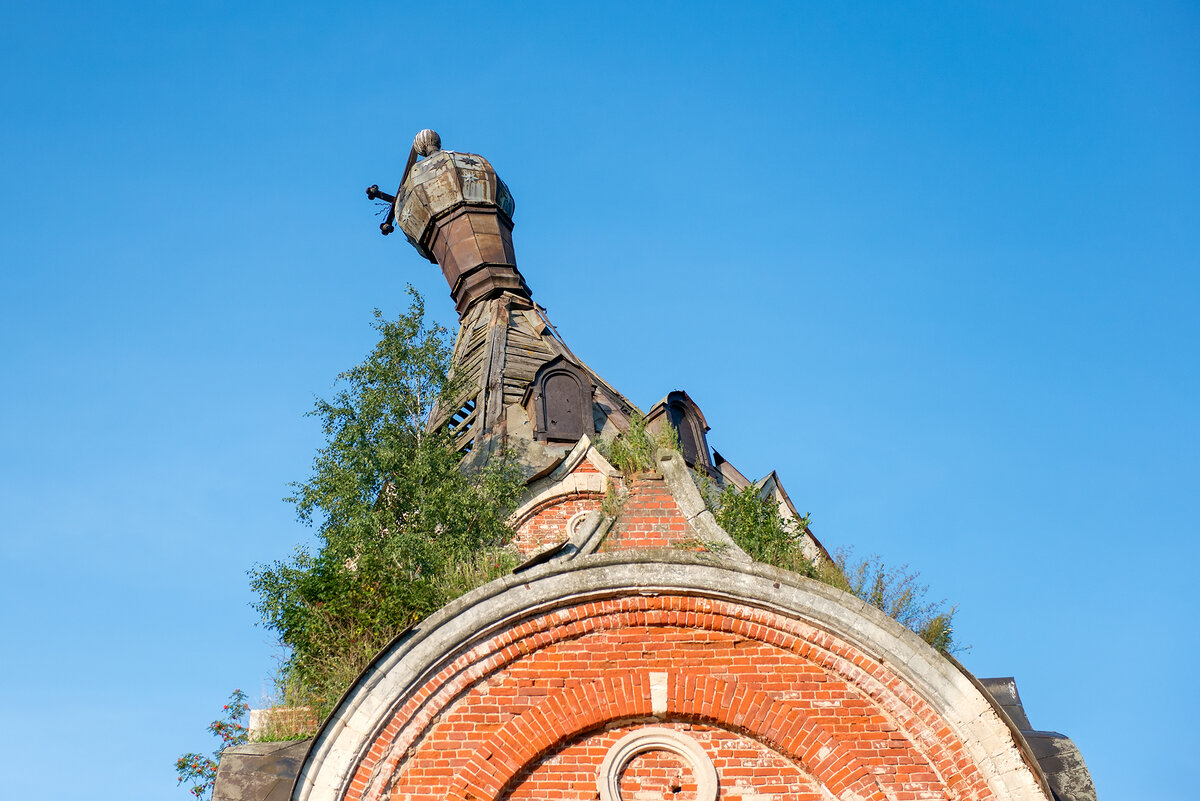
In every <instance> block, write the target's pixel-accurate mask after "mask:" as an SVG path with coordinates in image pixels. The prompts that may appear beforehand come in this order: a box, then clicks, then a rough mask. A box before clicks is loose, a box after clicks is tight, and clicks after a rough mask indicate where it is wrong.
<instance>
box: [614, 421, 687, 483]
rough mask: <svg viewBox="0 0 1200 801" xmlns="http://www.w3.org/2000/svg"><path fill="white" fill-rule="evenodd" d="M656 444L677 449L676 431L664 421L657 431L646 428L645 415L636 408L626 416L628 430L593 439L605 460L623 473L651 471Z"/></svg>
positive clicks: (657, 446) (660, 446) (628, 474)
mask: <svg viewBox="0 0 1200 801" xmlns="http://www.w3.org/2000/svg"><path fill="white" fill-rule="evenodd" d="M659 448H669V449H671V450H679V434H678V432H676V431H675V428H674V426H671V425H668V424H666V423H665V422H664V424H663V425H662V426H661V427H660V428H659V430H658V431H655V432H651V431H648V430H647V429H646V418H645V417H644V416H643V415H642V414H641V413H640V412H638V411H636V410H635V411H634V412H633V414H632V415H631V416H630V418H629V430H628V431H626V432H624V433H622V434H618V435H617V436H615V437H610V438H608V439H600V440H599V441H598V442H596V449H597V450H598V451H600V453H601V455H603V456H604V458H605V459H607V460H608V463H609V464H611V465H612V466H613V467H615V468H617V469H618V470H620V471H621V472H622V473H624V474H625V475H627V476H630V475H635V474H637V473H650V472H654V471H655V466H654V452H655V451H657V450H658V449H659Z"/></svg>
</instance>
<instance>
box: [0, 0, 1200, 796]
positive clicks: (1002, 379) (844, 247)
mask: <svg viewBox="0 0 1200 801" xmlns="http://www.w3.org/2000/svg"><path fill="white" fill-rule="evenodd" d="M1198 41H1200V8H1198V7H1197V6H1196V5H1195V4H1191V3H1183V2H1159V3H1151V4H1141V3H1090V2H1089V3H1084V2H1079V3H1056V4H1045V3H1008V2H993V3H963V2H946V3H919V4H901V3H894V4H890V3H889V4H860V3H851V2H830V3H819V4H817V3H814V4H802V3H789V4H778V5H768V4H741V3H739V4H734V3H730V4H727V5H720V6H718V5H703V4H697V3H678V4H665V5H659V4H641V3H637V4H620V3H605V4H591V5H589V6H583V5H576V4H559V3H543V4H519V5H510V4H501V3H489V4H478V5H475V4H462V5H454V6H448V7H442V6H439V5H437V4H433V3H425V4H416V5H411V6H410V5H409V4H402V3H391V4H378V3H366V2H363V3H353V4H346V3H340V4H328V5H325V6H318V5H315V4H307V3H292V4H287V5H281V4H255V3H246V2H227V3H209V2H196V3H140V4H139V3H82V4H75V5H73V6H68V5H51V4H38V3H15V2H11V3H5V4H4V5H3V9H2V10H0V75H2V76H3V77H2V78H0V115H2V116H0V118H2V119H3V124H2V125H0V164H2V170H3V191H2V192H0V264H2V265H3V270H2V274H0V304H2V307H0V309H2V310H0V345H2V347H0V374H2V375H3V381H4V391H3V393H0V416H2V417H3V420H4V424H3V429H2V431H0V511H2V514H0V565H2V566H3V572H4V580H3V581H2V582H0V623H2V624H3V628H4V632H5V637H4V645H3V650H2V658H0V693H2V708H3V713H2V715H0V718H2V719H3V721H4V725H3V726H0V797H3V798H14V799H15V798H44V799H72V800H73V799H77V798H82V797H85V796H86V797H88V798H91V799H100V800H101V801H104V800H106V799H122V800H123V801H124V800H125V799H154V801H161V800H162V799H171V798H175V799H181V800H182V799H184V798H185V797H186V794H185V791H184V790H183V789H182V788H177V787H176V786H175V774H174V772H173V770H172V768H171V763H172V761H173V759H174V757H175V756H177V755H178V754H179V753H181V752H183V751H186V750H193V749H203V750H207V749H209V748H211V745H212V741H211V738H210V737H209V736H208V735H207V733H206V732H205V731H204V726H205V725H206V723H207V722H208V721H209V720H211V719H212V718H213V717H214V716H215V714H216V712H217V711H218V710H219V709H220V706H221V704H222V702H223V700H224V698H225V697H226V695H227V694H228V693H229V691H230V690H232V689H233V688H234V687H241V688H243V689H246V690H247V691H248V692H250V694H251V695H252V696H253V697H258V696H259V695H260V694H261V692H262V690H263V689H264V687H265V686H266V684H267V682H268V678H269V676H270V675H271V674H272V672H273V669H274V663H273V659H274V657H275V656H276V655H277V652H276V650H275V648H274V646H273V645H272V641H271V637H270V636H269V635H268V633H266V632H265V631H263V630H262V629H260V628H256V627H255V615H254V613H253V612H252V610H251V609H250V607H249V605H248V604H249V602H250V600H251V596H250V593H249V590H248V587H247V580H246V574H245V572H246V569H247V568H248V567H250V566H251V565H252V564H254V563H255V562H258V561H267V560H272V559H275V558H280V557H283V556H284V555H286V554H287V553H288V552H289V550H290V549H291V548H292V547H293V546H294V545H295V544H296V543H298V542H301V541H304V540H305V539H306V538H307V537H309V536H310V534H309V533H308V531H307V530H306V529H304V528H303V527H302V526H300V525H299V524H298V523H297V522H296V521H295V519H294V514H293V511H292V510H291V509H290V508H289V507H288V506H287V505H286V504H284V503H283V502H281V500H280V499H281V498H282V497H283V496H284V495H285V494H286V493H287V483H288V482H289V481H293V480H297V479H302V478H304V477H305V476H306V475H307V471H308V466H309V464H310V461H311V458H312V455H313V453H314V451H315V449H316V448H317V446H318V445H319V444H320V432H319V430H318V428H317V426H316V424H315V422H314V421H313V420H311V419H307V418H305V417H304V416H303V415H304V412H305V411H306V410H307V409H308V408H309V407H310V406H311V403H312V399H313V396H314V395H316V394H320V393H326V392H328V391H329V387H330V385H331V382H332V381H333V377H334V376H335V374H336V373H337V372H338V371H339V370H341V369H343V368H345V367H348V366H349V365H351V364H353V363H355V362H356V361H358V360H359V359H360V358H361V356H362V355H363V354H364V353H365V352H366V350H367V348H368V347H369V345H370V344H371V341H372V340H371V333H372V332H371V330H370V327H369V321H370V312H371V309H372V308H373V307H376V306H378V307H381V308H382V309H384V310H385V311H386V312H388V313H393V314H394V313H395V312H397V311H399V310H400V309H401V308H402V307H403V306H404V302H405V295H404V291H403V290H404V285H405V283H406V282H412V283H413V284H415V285H416V286H417V287H418V288H419V289H420V290H421V291H422V292H424V293H425V294H426V296H427V297H428V299H429V305H430V308H431V309H432V310H433V311H434V312H435V313H436V315H437V316H438V317H439V319H441V320H443V321H445V322H452V320H453V309H452V305H451V303H450V300H449V297H448V293H447V290H446V287H445V284H444V282H443V279H442V278H441V276H440V274H439V273H438V272H437V271H436V269H435V268H434V267H432V266H431V265H429V264H428V263H426V262H424V261H422V260H421V259H420V258H419V257H418V256H417V255H416V254H415V253H414V252H413V251H412V250H411V248H409V247H408V246H407V244H406V243H405V242H404V241H403V240H402V239H399V238H397V237H395V236H393V237H390V238H388V239H384V238H383V237H381V236H379V234H378V230H377V228H376V225H377V222H378V221H377V220H376V219H375V218H374V217H373V211H374V207H373V206H372V205H371V204H370V203H368V202H367V200H366V199H365V198H364V197H363V188H364V187H365V186H366V185H368V184H371V183H376V182H378V183H379V184H380V185H381V186H385V187H387V186H390V185H392V184H395V183H396V182H397V180H398V179H399V176H400V171H401V169H402V168H403V165H404V159H405V157H406V155H407V152H408V145H409V142H410V141H411V138H412V135H413V134H414V133H415V132H416V131H417V130H418V129H420V128H424V127H432V128H435V129H437V130H439V131H440V132H441V134H442V138H443V141H444V143H445V145H446V147H448V148H450V149H459V150H470V151H474V152H479V153H482V154H484V155H486V156H487V157H488V158H489V159H490V160H491V161H492V163H493V164H494V165H495V166H496V167H497V169H498V170H499V171H500V174H501V175H502V176H503V177H504V179H505V181H506V182H507V183H508V184H509V186H510V187H511V188H512V190H513V193H514V195H515V196H516V199H517V214H516V221H517V228H516V235H515V238H516V246H517V254H518V260H519V262H520V265H521V269H522V271H523V272H524V274H525V275H526V276H527V278H528V280H529V282H530V284H531V286H532V287H533V290H534V295H535V299H536V300H538V301H540V302H541V303H542V304H544V305H546V306H547V307H548V309H549V311H550V314H551V318H552V319H553V320H554V321H555V322H556V323H557V325H558V327H559V329H560V331H561V332H562V334H563V335H564V337H565V338H566V339H567V340H568V341H569V342H570V343H571V345H572V346H573V348H574V349H575V351H576V352H577V353H578V354H579V355H580V356H581V357H582V358H583V359H585V360H586V361H588V362H589V363H590V364H591V365H592V366H593V367H594V368H595V369H597V370H598V371H599V372H600V373H601V374H602V375H604V376H605V377H606V378H607V379H608V380H609V381H610V382H612V383H613V384H614V385H616V386H617V387H619V388H620V389H621V390H623V391H624V392H625V393H626V394H627V395H628V396H630V397H631V398H632V399H634V400H635V401H636V402H638V403H640V404H642V405H643V406H648V405H649V404H651V403H653V402H654V401H655V400H657V399H658V398H659V397H661V396H662V395H664V394H666V392H667V391H669V390H671V389H674V388H684V389H687V391H688V392H689V393H690V394H691V395H692V396H693V397H694V398H695V399H696V400H697V401H698V402H699V404H700V405H701V407H702V408H703V410H704V412H705V414H706V416H707V418H708V420H709V421H710V423H711V424H712V432H711V442H712V443H713V444H714V445H715V447H716V448H718V449H719V450H720V451H721V452H722V453H723V454H724V455H725V456H726V457H728V458H729V459H730V460H732V461H733V462H734V463H735V464H736V465H738V466H739V467H740V468H741V469H742V470H743V472H745V473H747V474H750V475H753V476H758V475H762V474H764V473H766V472H767V471H769V470H771V469H777V470H778V471H779V473H780V475H781V476H782V478H783V480H784V482H785V484H786V486H787V488H788V490H789V491H790V493H791V496H792V498H793V499H795V501H796V502H797V505H798V506H800V507H801V509H802V511H808V512H811V514H812V517H813V522H814V527H815V530H816V532H817V534H818V536H819V537H821V538H822V539H823V540H824V542H825V543H827V544H828V545H829V546H830V547H838V546H844V545H853V546H855V547H856V548H857V549H858V551H859V553H879V554H882V555H883V556H884V557H885V558H887V559H888V560H891V561H893V562H908V563H910V564H912V565H913V566H914V567H917V568H919V569H920V570H921V571H922V574H923V577H924V578H925V580H927V581H928V582H929V583H930V584H931V585H932V587H933V593H934V594H935V595H936V596H938V597H941V596H944V597H946V598H948V599H950V600H951V601H952V602H953V603H955V604H957V606H958V609H959V616H958V624H959V625H958V635H959V638H960V639H961V640H962V641H965V642H968V643H972V644H973V645H974V649H973V650H972V651H970V652H969V653H967V654H966V655H965V656H963V661H964V662H965V663H966V665H967V666H968V667H969V668H970V669H972V670H973V671H974V672H975V673H976V674H977V675H981V676H994V675H1010V674H1015V675H1016V676H1017V678H1018V681H1019V686H1020V689H1021V692H1022V694H1023V696H1024V699H1025V701H1026V707H1027V709H1028V712H1029V716H1030V718H1031V720H1032V721H1033V723H1034V725H1035V726H1037V727H1041V728H1047V729H1057V730H1060V731H1063V732H1066V733H1067V734H1069V735H1071V736H1072V737H1074V738H1075V740H1076V742H1077V743H1078V744H1079V745H1080V747H1081V748H1082V750H1083V753H1084V755H1085V757H1086V759H1087V761H1088V763H1089V765H1090V767H1091V770H1092V773H1093V776H1094V777H1095V779H1096V781H1097V784H1098V786H1099V790H1100V794H1101V797H1102V798H1103V799H1104V801H1118V800H1119V799H1144V798H1155V799H1159V800H1160V801H1169V800H1170V799H1185V798H1191V797H1192V794H1193V793H1194V782H1193V781H1192V772H1193V771H1192V770H1191V769H1190V768H1186V767H1185V766H1187V765H1192V764H1194V760H1195V755H1196V753H1197V752H1198V751H1200V738H1198V735H1197V731H1198V728H1197V726H1196V723H1195V715H1196V713H1197V711H1198V710H1197V701H1196V695H1195V693H1194V691H1193V684H1194V681H1193V674H1194V672H1195V665H1196V661H1197V658H1198V657H1200V646H1198V640H1200V635H1198V624H1197V613H1198V612H1200V605H1198V603H1197V596H1198V593H1197V592H1196V590H1195V586H1196V584H1197V579H1196V570H1197V566H1198V564H1200V546H1198V545H1197V540H1198V535H1200V531H1198V530H1197V529H1198V523H1197V521H1198V520H1200V487H1198V484H1200V480H1198V476H1200V411H1198V410H1200V375H1198V365H1200V357H1198V355H1197V351H1198V345H1200V321H1198V313H1197V310H1198V309H1200V270H1198V268H1200V189H1198V187H1200V145H1198V143H1200V47H1197V42H1198Z"/></svg>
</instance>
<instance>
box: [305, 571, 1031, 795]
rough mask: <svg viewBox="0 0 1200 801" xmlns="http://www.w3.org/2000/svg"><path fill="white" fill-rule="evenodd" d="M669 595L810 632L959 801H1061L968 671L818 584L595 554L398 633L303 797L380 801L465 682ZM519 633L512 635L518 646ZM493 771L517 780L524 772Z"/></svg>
mask: <svg viewBox="0 0 1200 801" xmlns="http://www.w3.org/2000/svg"><path fill="white" fill-rule="evenodd" d="M657 595H671V596H672V597H677V598H679V599H682V600H681V601H680V604H679V605H680V606H683V605H686V604H685V603H684V602H686V603H690V604H693V605H694V604H700V603H703V604H712V605H714V607H715V606H720V605H722V604H724V605H726V606H728V608H729V609H739V610H740V609H744V610H749V611H748V612H747V613H744V614H743V613H741V612H738V614H742V615H743V617H745V618H746V619H745V620H743V621H742V622H741V623H739V624H738V625H742V626H743V627H744V630H745V631H747V632H748V633H750V634H752V635H753V634H754V633H755V632H757V636H758V637H759V638H762V639H763V640H764V641H766V642H771V641H776V642H779V643H783V642H784V640H785V639H786V637H788V636H794V637H797V638H798V639H797V645H796V647H797V648H802V649H804V650H805V653H806V655H807V656H806V658H808V659H810V660H816V662H817V663H818V664H821V665H822V666H823V667H825V668H827V669H830V670H838V671H841V673H842V674H844V675H845V676H846V677H847V679H848V680H849V681H850V682H852V684H853V685H854V686H856V687H859V688H861V689H862V691H863V692H864V693H866V694H868V695H870V696H871V697H872V698H873V699H875V701H876V702H878V703H880V704H881V705H883V706H884V708H886V709H888V710H889V712H888V714H890V715H892V716H893V717H894V718H895V719H896V720H897V722H898V723H899V724H901V725H902V726H903V727H904V729H905V730H906V731H909V732H910V739H912V740H913V742H915V743H918V744H921V745H922V746H923V747H925V748H928V749H934V750H936V749H939V748H940V749H949V751H950V752H952V753H950V754H949V758H948V760H944V761H945V762H946V764H949V765H950V766H951V770H953V771H958V772H959V774H961V775H956V776H955V777H948V780H949V779H954V780H955V781H957V782H958V785H957V786H956V789H955V792H956V793H957V794H958V797H960V798H972V797H974V798H1002V799H1014V800H1016V801H1034V800H1035V799H1037V800H1038V801H1047V799H1049V797H1050V796H1049V792H1048V790H1046V789H1045V785H1044V780H1042V778H1041V774H1040V773H1039V772H1038V770H1037V768H1036V767H1035V766H1032V765H1031V764H1029V763H1027V762H1026V761H1025V760H1024V758H1023V753H1022V751H1021V747H1020V743H1019V742H1018V741H1017V740H1016V738H1015V735H1014V734H1013V732H1012V731H1011V730H1010V729H1009V728H1008V727H1007V726H1006V724H1005V721H1004V720H1002V719H1001V717H999V716H998V714H997V712H996V711H995V710H994V709H993V706H992V703H991V702H990V701H989V699H987V698H986V697H985V696H984V694H983V693H982V692H981V691H980V690H979V689H978V687H977V686H976V685H975V684H974V683H973V681H972V679H971V678H970V677H969V675H967V674H965V673H964V672H961V671H960V670H959V669H958V668H956V667H955V665H954V664H953V663H952V662H950V661H949V660H946V659H944V658H942V657H941V656H940V655H939V654H937V653H936V652H935V651H934V650H933V649H931V648H930V647H929V646H928V645H926V644H925V643H924V642H922V641H921V640H920V638H918V637H917V636H916V635H915V634H912V633H911V632H909V631H908V630H907V629H905V628H903V627H902V626H900V625H899V624H898V623H896V622H895V621H893V620H891V619H890V618H888V617H886V616H885V615H883V614H882V613H880V612H878V610H875V609H874V608H872V607H869V606H867V605H866V604H864V603H862V602H861V601H859V600H858V599H855V598H853V597H852V596H849V595H846V594H845V593H841V592H839V591H837V590H835V589H833V588H830V587H827V586H825V585H822V584H819V583H817V582H813V581H809V580H807V579H803V578H801V577H799V576H796V575H794V574H791V573H788V572H786V571H780V570H776V569H774V568H770V567H767V566H764V565H758V564H750V565H745V564H737V565H719V564H715V563H713V562H711V561H707V560H705V559H703V558H698V557H695V556H693V555H690V554H687V553H684V552H680V553H677V554H676V553H668V554H658V555H655V556H653V557H648V556H646V555H641V556H639V555H637V554H608V555H593V556H590V557H586V558H580V559H577V560H575V561H573V562H571V563H569V564H567V565H561V564H553V563H551V564H546V565H542V566H539V567H537V568H534V569H532V570H530V571H528V572H525V573H523V574H521V575H520V576H509V577H505V578H503V579H499V580H497V581H495V582H492V583H491V584H489V585H487V586H485V587H481V588H480V589H478V590H476V591H474V592H472V593H469V594H468V595H466V596H464V597H463V598H460V599H458V600H457V601H455V602H454V603H452V604H450V605H448V606H447V607H446V608H444V609H443V610H441V611H440V612H439V613H437V614H436V615H434V616H433V617H431V618H430V619H428V620H427V621H425V622H424V623H422V624H421V625H419V626H417V627H415V628H414V629H412V630H410V631H409V632H407V633H406V634H405V635H403V636H401V637H400V638H398V639H397V640H396V641H395V642H394V643H393V644H392V645H391V646H390V647H389V648H388V649H386V650H385V651H384V652H383V653H382V654H381V655H380V656H379V657H378V658H377V659H376V661H375V662H374V663H373V664H372V665H371V667H369V668H368V670H367V671H366V672H364V674H363V675H362V677H360V679H359V681H358V682H357V683H356V684H355V686H354V687H353V688H351V690H350V691H348V692H347V694H346V696H345V697H344V698H343V699H342V702H341V703H340V704H339V707H338V709H337V711H336V712H335V713H334V715H333V716H331V718H330V719H329V720H328V721H327V723H326V724H325V726H324V727H323V728H322V730H321V732H320V733H319V734H318V736H317V737H316V738H315V739H314V742H313V745H312V747H311V749H310V752H309V754H308V756H307V757H306V759H305V761H304V764H303V766H302V768H301V771H300V775H299V777H298V779H297V783H296V787H295V789H294V793H293V798H294V799H295V800H296V801H334V799H343V798H353V799H371V798H377V797H379V796H380V795H381V794H382V793H383V791H384V790H385V789H386V784H387V781H388V780H389V777H390V775H391V772H390V771H391V770H392V769H394V767H395V765H396V761H395V760H399V759H400V758H401V757H402V755H403V753H404V750H405V748H406V747H407V746H406V745H405V742H403V741H405V740H407V742H408V743H410V744H411V742H413V740H411V739H409V737H410V736H412V737H415V736H416V735H417V733H419V732H420V731H423V730H424V729H425V728H427V727H428V726H429V725H430V724H431V722H432V721H434V720H435V719H436V718H437V716H438V715H439V714H440V712H441V710H443V709H445V706H446V704H447V703H448V699H447V697H446V694H447V693H449V694H450V696H449V697H451V698H452V697H453V694H454V693H456V692H461V686H462V685H461V684H458V685H455V682H475V681H479V680H481V679H484V678H486V677H487V676H488V675H489V674H490V672H492V671H495V670H497V669H498V665H501V664H503V663H504V661H505V660H506V659H508V660H511V659H514V658H516V657H518V656H519V655H520V654H521V649H523V648H525V649H528V648H537V647H544V646H545V645H546V644H549V643H552V642H554V641H556V640H557V639H560V638H562V637H570V636H579V635H580V634H581V633H582V632H583V631H584V630H585V628H586V622H585V621H580V620H572V619H570V615H568V614H567V612H566V610H568V609H584V610H587V609H589V608H592V607H599V606H601V605H602V604H603V603H604V602H612V603H617V602H621V603H626V602H629V603H632V602H633V601H631V600H630V599H633V600H636V599H652V598H653V597H654V596H657ZM646 605H647V607H648V606H649V605H650V604H649V602H647V604H646ZM689 614H692V613H689ZM721 625H733V624H728V623H721ZM755 627H757V629H756V628H755ZM789 632H790V633H789ZM508 633H511V634H512V637H511V638H508V639H507V640H506V639H505V638H507V637H508ZM501 635H504V636H503V637H502V636H501ZM518 640H519V641H520V642H518ZM801 640H803V641H802V642H801ZM505 641H507V642H508V643H509V644H507V645H504V644H503V642H505ZM455 686H458V687H459V689H458V690H456V689H455V688H454V687H455ZM694 689H695V688H694V687H693V688H692V691H693V692H694ZM714 692H715V690H714ZM686 693H687V691H686V690H685V694H686ZM648 697H649V696H647V698H648ZM647 703H648V704H649V703H650V702H649V701H647ZM746 703H747V704H749V706H750V707H753V706H754V705H755V702H751V701H747V702H746ZM559 712H560V713H561V712H563V710H559ZM734 714H737V713H736V712H735V713H734ZM743 714H745V712H744V711H743ZM777 717H778V716H777ZM801 725H803V724H801ZM402 730H404V731H403V732H402ZM389 752H390V753H389ZM813 756H815V754H814V755H813ZM812 758H813V757H812V756H810V757H807V758H806V760H805V761H806V764H811V762H809V761H808V760H811V759H812ZM389 760H391V761H390V762H389ZM509 761H511V760H509ZM389 765H390V767H389ZM493 767H496V768H497V771H498V772H500V773H508V774H509V775H511V771H512V770H513V769H514V768H513V766H512V765H508V766H506V767H505V768H504V770H499V767H498V766H493ZM848 768H849V765H847V769H848Z"/></svg>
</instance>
